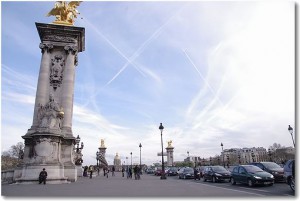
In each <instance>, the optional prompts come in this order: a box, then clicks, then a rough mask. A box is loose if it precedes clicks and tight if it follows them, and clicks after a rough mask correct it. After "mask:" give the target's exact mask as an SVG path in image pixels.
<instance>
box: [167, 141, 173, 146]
mask: <svg viewBox="0 0 300 201" xmlns="http://www.w3.org/2000/svg"><path fill="white" fill-rule="evenodd" d="M171 147H172V140H170V141H168V147H167V148H171Z"/></svg>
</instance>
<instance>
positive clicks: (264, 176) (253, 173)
mask: <svg viewBox="0 0 300 201" xmlns="http://www.w3.org/2000/svg"><path fill="white" fill-rule="evenodd" d="M236 183H245V184H248V186H250V187H252V186H254V185H257V184H261V185H270V186H272V185H273V184H274V176H273V175H272V174H270V173H268V172H266V171H263V170H262V169H260V168H259V167H257V166H255V165H240V166H237V167H235V168H234V169H233V171H232V172H231V184H232V185H235V184H236Z"/></svg>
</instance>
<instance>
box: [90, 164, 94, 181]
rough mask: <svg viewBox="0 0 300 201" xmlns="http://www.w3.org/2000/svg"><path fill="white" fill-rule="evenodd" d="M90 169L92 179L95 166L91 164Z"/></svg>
mask: <svg viewBox="0 0 300 201" xmlns="http://www.w3.org/2000/svg"><path fill="white" fill-rule="evenodd" d="M89 171H90V179H92V178H93V171H94V166H92V165H90V167H89Z"/></svg>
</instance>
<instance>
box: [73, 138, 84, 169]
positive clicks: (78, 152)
mask: <svg viewBox="0 0 300 201" xmlns="http://www.w3.org/2000/svg"><path fill="white" fill-rule="evenodd" d="M75 143H76V145H77V147H76V148H75V150H76V160H75V165H81V164H82V162H83V160H82V154H81V150H82V149H83V147H84V145H83V142H81V146H80V147H79V143H80V137H79V135H77V137H76V138H75ZM75 150H74V151H75Z"/></svg>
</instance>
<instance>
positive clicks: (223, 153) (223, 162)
mask: <svg viewBox="0 0 300 201" xmlns="http://www.w3.org/2000/svg"><path fill="white" fill-rule="evenodd" d="M221 147H222V156H223V166H224V167H225V162H224V151H223V143H222V142H221Z"/></svg>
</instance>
